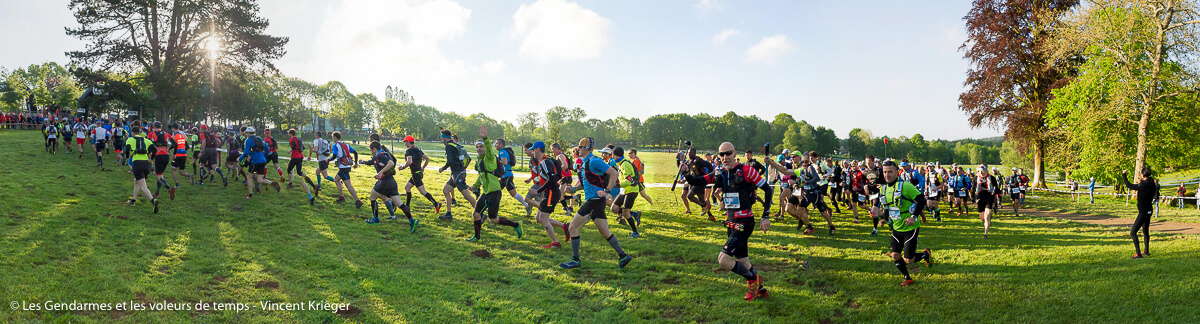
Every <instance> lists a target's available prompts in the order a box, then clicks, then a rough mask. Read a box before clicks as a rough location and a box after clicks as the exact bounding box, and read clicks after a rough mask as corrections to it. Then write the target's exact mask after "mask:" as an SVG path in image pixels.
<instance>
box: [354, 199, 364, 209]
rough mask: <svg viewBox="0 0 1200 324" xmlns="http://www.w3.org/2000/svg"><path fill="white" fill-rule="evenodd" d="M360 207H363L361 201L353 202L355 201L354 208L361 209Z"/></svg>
mask: <svg viewBox="0 0 1200 324" xmlns="http://www.w3.org/2000/svg"><path fill="white" fill-rule="evenodd" d="M362 205H363V202H362V200H355V201H354V208H362Z"/></svg>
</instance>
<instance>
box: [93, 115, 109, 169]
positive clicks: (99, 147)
mask: <svg viewBox="0 0 1200 324" xmlns="http://www.w3.org/2000/svg"><path fill="white" fill-rule="evenodd" d="M108 138H109V133H108V130H107V129H104V127H100V123H99V122H97V123H96V125H95V127H93V128H92V140H93V141H95V143H96V166H98V167H100V171H104V157H103V156H102V154H103V153H104V148H105V145H106V144H107V143H108Z"/></svg>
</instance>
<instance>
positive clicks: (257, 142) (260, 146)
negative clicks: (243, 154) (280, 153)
mask: <svg viewBox="0 0 1200 324" xmlns="http://www.w3.org/2000/svg"><path fill="white" fill-rule="evenodd" d="M250 140H251V141H252V142H254V147H248V148H247V149H249V150H250V151H251V152H265V151H266V150H267V143H265V142H263V139H262V137H258V136H250Z"/></svg>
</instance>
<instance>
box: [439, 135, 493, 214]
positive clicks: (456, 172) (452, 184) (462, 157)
mask: <svg viewBox="0 0 1200 324" xmlns="http://www.w3.org/2000/svg"><path fill="white" fill-rule="evenodd" d="M441 138H442V144H443V145H445V146H446V165H443V166H442V167H441V168H440V169H438V173H441V172H445V171H446V169H450V179H449V180H446V185H444V186H442V195H443V196H445V197H446V214H445V215H442V216H438V219H440V220H444V221H449V220H453V219H454V214H453V213H451V211H452V209H453V208H454V189H458V192H460V193H462V195H463V198H466V199H467V202H469V203H471V207H476V205H477V204H476V203H475V196H473V195H471V191H470V190H468V189H470V188H469V187H468V186H467V166H468V165H469V164H470V159H471V156H470V155H467V151H466V149H464V148H463V147H462V145H458V142H455V141H454V134H453V133H451V132H450V130H449V129H442V131H441ZM480 159H482V157H480Z"/></svg>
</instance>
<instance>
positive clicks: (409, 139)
mask: <svg viewBox="0 0 1200 324" xmlns="http://www.w3.org/2000/svg"><path fill="white" fill-rule="evenodd" d="M416 141H417V139H415V138H413V137H412V135H408V136H405V137H404V142H416Z"/></svg>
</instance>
